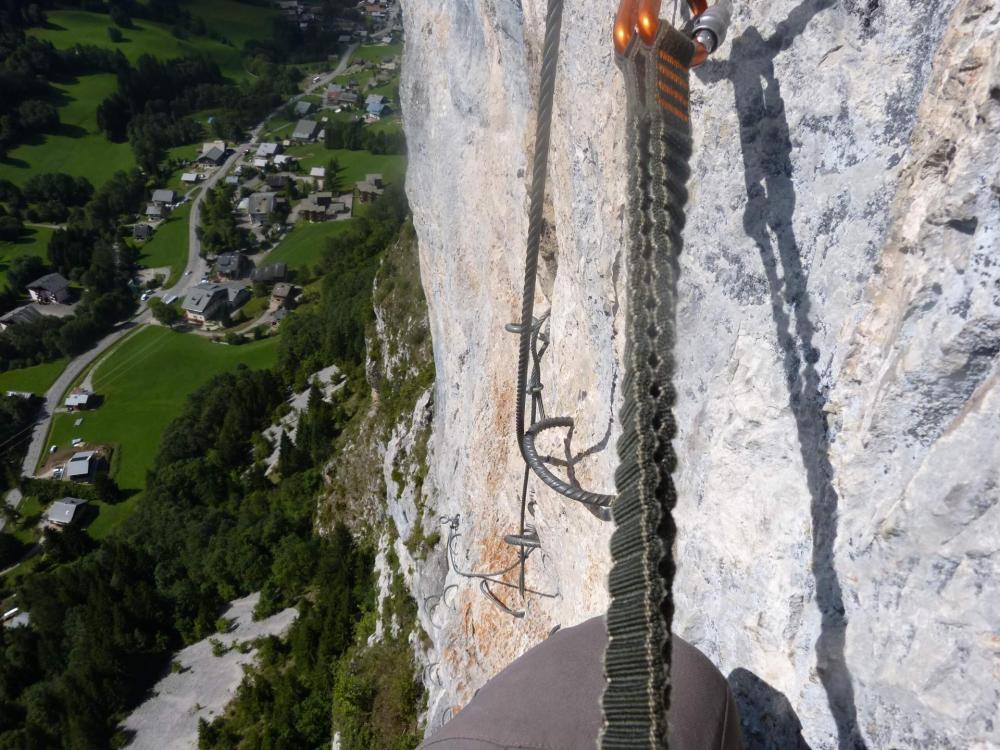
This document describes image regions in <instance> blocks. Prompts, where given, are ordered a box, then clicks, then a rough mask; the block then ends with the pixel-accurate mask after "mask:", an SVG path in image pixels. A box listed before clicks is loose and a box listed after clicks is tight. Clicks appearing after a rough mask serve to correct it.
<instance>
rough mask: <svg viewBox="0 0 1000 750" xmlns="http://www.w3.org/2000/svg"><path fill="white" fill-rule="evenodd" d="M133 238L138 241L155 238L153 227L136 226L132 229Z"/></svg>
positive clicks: (147, 225)
mask: <svg viewBox="0 0 1000 750" xmlns="http://www.w3.org/2000/svg"><path fill="white" fill-rule="evenodd" d="M132 236H133V237H135V238H136V239H137V240H148V239H149V238H150V237H152V236H153V227H152V225H151V224H136V225H135V226H134V227H132Z"/></svg>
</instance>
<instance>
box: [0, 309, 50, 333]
mask: <svg viewBox="0 0 1000 750" xmlns="http://www.w3.org/2000/svg"><path fill="white" fill-rule="evenodd" d="M43 317H45V316H44V315H42V314H41V313H40V312H38V310H36V309H35V308H33V307H32V306H31V305H23V306H21V307H15V308H14V309H13V310H11V311H10V312H8V313H5V314H3V315H0V331H6V330H7V329H8V328H10V327H11V326H16V325H24V324H26V323H37V322H38V321H39V320H41V319H42V318H43Z"/></svg>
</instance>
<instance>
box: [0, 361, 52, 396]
mask: <svg viewBox="0 0 1000 750" xmlns="http://www.w3.org/2000/svg"><path fill="white" fill-rule="evenodd" d="M68 361H69V360H66V359H57V360H55V361H53V362H46V363H45V364H43V365H35V366H34V367H24V368H21V369H20V370H7V372H0V393H6V392H7V391H27V392H29V393H34V394H36V395H38V396H44V395H45V392H46V391H47V390H48V389H49V388H51V387H52V384H53V383H54V382H56V378H58V377H59V373H61V372H62V371H63V370H64V369H66V364H67V362H68Z"/></svg>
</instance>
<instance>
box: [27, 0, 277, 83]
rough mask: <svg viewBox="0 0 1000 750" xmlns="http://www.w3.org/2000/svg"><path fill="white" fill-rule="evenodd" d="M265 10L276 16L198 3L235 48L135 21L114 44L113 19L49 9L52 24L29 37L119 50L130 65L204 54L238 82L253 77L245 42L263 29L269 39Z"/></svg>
mask: <svg viewBox="0 0 1000 750" xmlns="http://www.w3.org/2000/svg"><path fill="white" fill-rule="evenodd" d="M222 6H226V7H228V6H235V7H236V8H238V11H232V12H231V13H229V11H227V10H226V9H225V8H223V7H222ZM261 11H264V12H269V13H270V14H271V15H274V11H270V10H269V9H267V8H256V7H254V6H250V5H243V4H242V3H235V2H220V1H219V0H212V2H210V3H205V4H204V5H202V4H199V7H198V13H197V15H200V16H202V17H204V18H205V21H206V23H207V24H208V26H209V28H215V29H216V30H217V31H218V32H219V33H220V34H221V35H222V36H225V37H228V38H229V39H230V40H231V41H232V42H233V44H232V45H228V44H223V43H222V42H217V41H214V40H212V39H209V38H207V37H203V36H193V35H192V36H189V37H188V38H187V39H179V38H177V37H176V36H174V35H173V33H172V32H171V30H170V27H169V26H166V25H164V24H159V23H153V22H152V21H147V20H145V19H142V18H137V19H134V20H133V25H134V28H131V29H121V32H122V37H123V38H122V41H121V42H117V43H116V42H112V41H111V39H110V38H109V37H108V27H109V26H112V25H113V24H112V22H111V18H110V17H109V16H107V15H105V14H104V13H89V12H87V11H82V10H54V11H50V12H49V14H48V18H49V22H48V25H47V26H46V27H45V28H42V29H33V30H32V31H31V34H32V35H33V36H36V37H38V38H39V39H44V40H45V41H48V42H52V44H53V45H54V46H55V47H56V48H58V49H66V48H69V47H72V46H73V45H75V44H92V45H94V46H96V47H104V48H106V49H115V50H121V52H122V54H123V55H125V57H126V58H127V59H128V61H129V62H132V63H134V62H135V61H136V60H138V59H139V57H140V56H142V55H152V56H153V57H159V58H161V59H164V60H166V59H169V58H172V57H185V56H188V55H206V56H207V57H210V58H211V59H212V60H214V61H215V62H216V63H217V64H218V66H219V68H220V70H222V74H223V75H225V76H228V77H230V78H233V79H236V80H239V79H243V78H247V77H249V74H248V73H247V72H246V71H245V70H244V68H243V59H242V48H243V42H244V41H245V40H246V39H247V38H249V37H247V36H246V34H247V33H252V31H251V30H253V29H258V28H259V29H260V30H261V32H262V33H263V35H264V36H263V38H265V39H266V38H268V37H270V28H269V27H270V23H269V22H268V23H266V24H262V23H260V22H259V21H258V19H259V18H261V17H262V14H261ZM227 13H229V15H231V18H228V19H227V20H226V21H224V22H222V21H215V22H212V21H210V19H209V18H208V17H206V16H212V17H213V18H219V17H224V16H225V15H226V14H227ZM237 14H238V15H237Z"/></svg>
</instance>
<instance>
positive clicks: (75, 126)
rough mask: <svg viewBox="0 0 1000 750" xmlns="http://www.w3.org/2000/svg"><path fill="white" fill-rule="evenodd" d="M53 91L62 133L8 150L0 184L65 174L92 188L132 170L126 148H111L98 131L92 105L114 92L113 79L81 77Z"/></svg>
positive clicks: (129, 150)
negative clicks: (38, 176) (90, 183)
mask: <svg viewBox="0 0 1000 750" xmlns="http://www.w3.org/2000/svg"><path fill="white" fill-rule="evenodd" d="M53 88H54V89H56V91H57V92H58V94H57V98H56V99H54V100H53V103H54V104H56V105H57V106H58V107H59V119H60V121H61V123H62V130H61V132H60V133H58V134H52V135H46V136H44V138H38V139H36V142H34V143H28V144H22V145H20V146H18V147H16V148H14V149H12V150H11V151H10V153H9V154H8V155H7V158H6V159H5V160H3V161H0V179H7V180H10V181H11V182H13V183H15V184H17V185H23V184H24V183H25V182H27V181H28V179H29V178H30V177H32V176H33V175H36V174H42V173H45V172H64V173H66V174H71V175H73V176H75V177H86V178H87V179H88V180H90V181H91V182H92V183H93V185H94V187H95V188H96V187H99V186H100V185H101V184H102V183H104V181H105V180H107V179H108V178H109V177H110V176H111V175H113V174H114V173H115V172H117V171H118V170H129V169H131V168H132V166H133V165H134V164H135V160H134V159H133V156H132V148H131V147H130V146H129V145H128V143H111V141H109V140H107V139H106V138H105V137H104V135H103V134H102V133H101V132H100V130H99V129H98V127H97V105H99V104H100V103H101V102H102V101H103V100H104V98H105V97H106V96H108V94H110V93H112V92H113V91H114V90H115V89H116V88H117V83H116V81H115V77H114V76H113V75H111V74H110V73H107V74H105V73H102V74H100V75H92V76H84V77H82V78H79V79H77V80H76V81H75V82H74V83H67V84H62V83H58V84H53Z"/></svg>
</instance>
